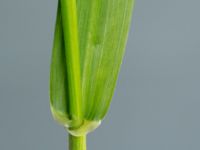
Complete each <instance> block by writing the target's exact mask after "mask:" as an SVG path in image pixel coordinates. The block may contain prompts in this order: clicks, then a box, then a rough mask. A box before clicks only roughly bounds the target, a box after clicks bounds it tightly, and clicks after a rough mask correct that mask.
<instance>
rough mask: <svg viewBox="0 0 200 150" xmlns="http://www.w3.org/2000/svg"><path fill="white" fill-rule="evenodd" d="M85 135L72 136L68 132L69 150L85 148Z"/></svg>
mask: <svg viewBox="0 0 200 150" xmlns="http://www.w3.org/2000/svg"><path fill="white" fill-rule="evenodd" d="M86 149H87V147H86V135H85V136H79V137H76V136H73V135H71V134H69V150H86Z"/></svg>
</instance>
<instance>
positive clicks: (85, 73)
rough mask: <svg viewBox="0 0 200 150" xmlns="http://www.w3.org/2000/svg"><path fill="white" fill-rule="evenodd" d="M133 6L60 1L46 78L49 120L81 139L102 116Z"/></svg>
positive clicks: (127, 0) (128, 1)
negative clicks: (48, 95)
mask: <svg viewBox="0 0 200 150" xmlns="http://www.w3.org/2000/svg"><path fill="white" fill-rule="evenodd" d="M133 4H134V0H84V1H83V0H59V6H58V11H57V21H56V29H55V35H54V46H53V53H52V63H51V74H50V99H51V100H50V102H51V103H50V104H51V110H52V114H53V116H54V118H55V120H57V121H58V122H59V123H61V124H62V125H64V126H65V128H67V130H68V131H69V133H70V134H72V135H74V136H82V135H85V134H87V133H88V132H90V131H92V130H94V129H95V128H97V127H98V126H99V125H100V122H101V120H102V119H103V118H104V116H105V115H106V113H107V111H108V109H109V106H110V102H111V99H112V95H113V93H114V89H115V86H116V81H117V77H118V73H119V69H120V66H121V63H122V59H123V55H124V50H125V45H126V41H127V36H128V31H129V26H130V21H131V15H132V8H133Z"/></svg>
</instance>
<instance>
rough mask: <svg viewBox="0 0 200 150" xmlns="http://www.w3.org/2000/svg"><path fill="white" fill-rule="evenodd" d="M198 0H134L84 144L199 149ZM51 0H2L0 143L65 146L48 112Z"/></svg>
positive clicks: (52, 149)
mask: <svg viewBox="0 0 200 150" xmlns="http://www.w3.org/2000/svg"><path fill="white" fill-rule="evenodd" d="M199 6H200V1H199V0H190V1H188V0H136V5H135V10H134V15H133V20H132V26H131V30H130V34H129V40H128V44H127V50H126V54H125V57H124V62H123V65H122V68H121V72H120V75H119V80H118V84H117V88H116V91H115V95H114V97H113V102H112V105H111V109H110V111H109V113H108V115H107V117H106V118H105V119H104V121H103V123H102V125H101V126H100V127H99V128H98V129H97V130H96V131H95V132H93V133H91V134H89V137H88V150H199V149H200V16H199V15H200V9H199ZM56 8H57V0H56V1H55V0H0V149H1V150H66V149H67V133H66V132H65V131H64V129H63V128H62V127H61V126H59V125H57V124H56V123H55V122H54V120H53V119H52V117H51V113H50V109H49V96H48V89H49V88H48V86H49V64H50V57H51V49H52V40H53V32H54V24H55V16H56Z"/></svg>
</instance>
